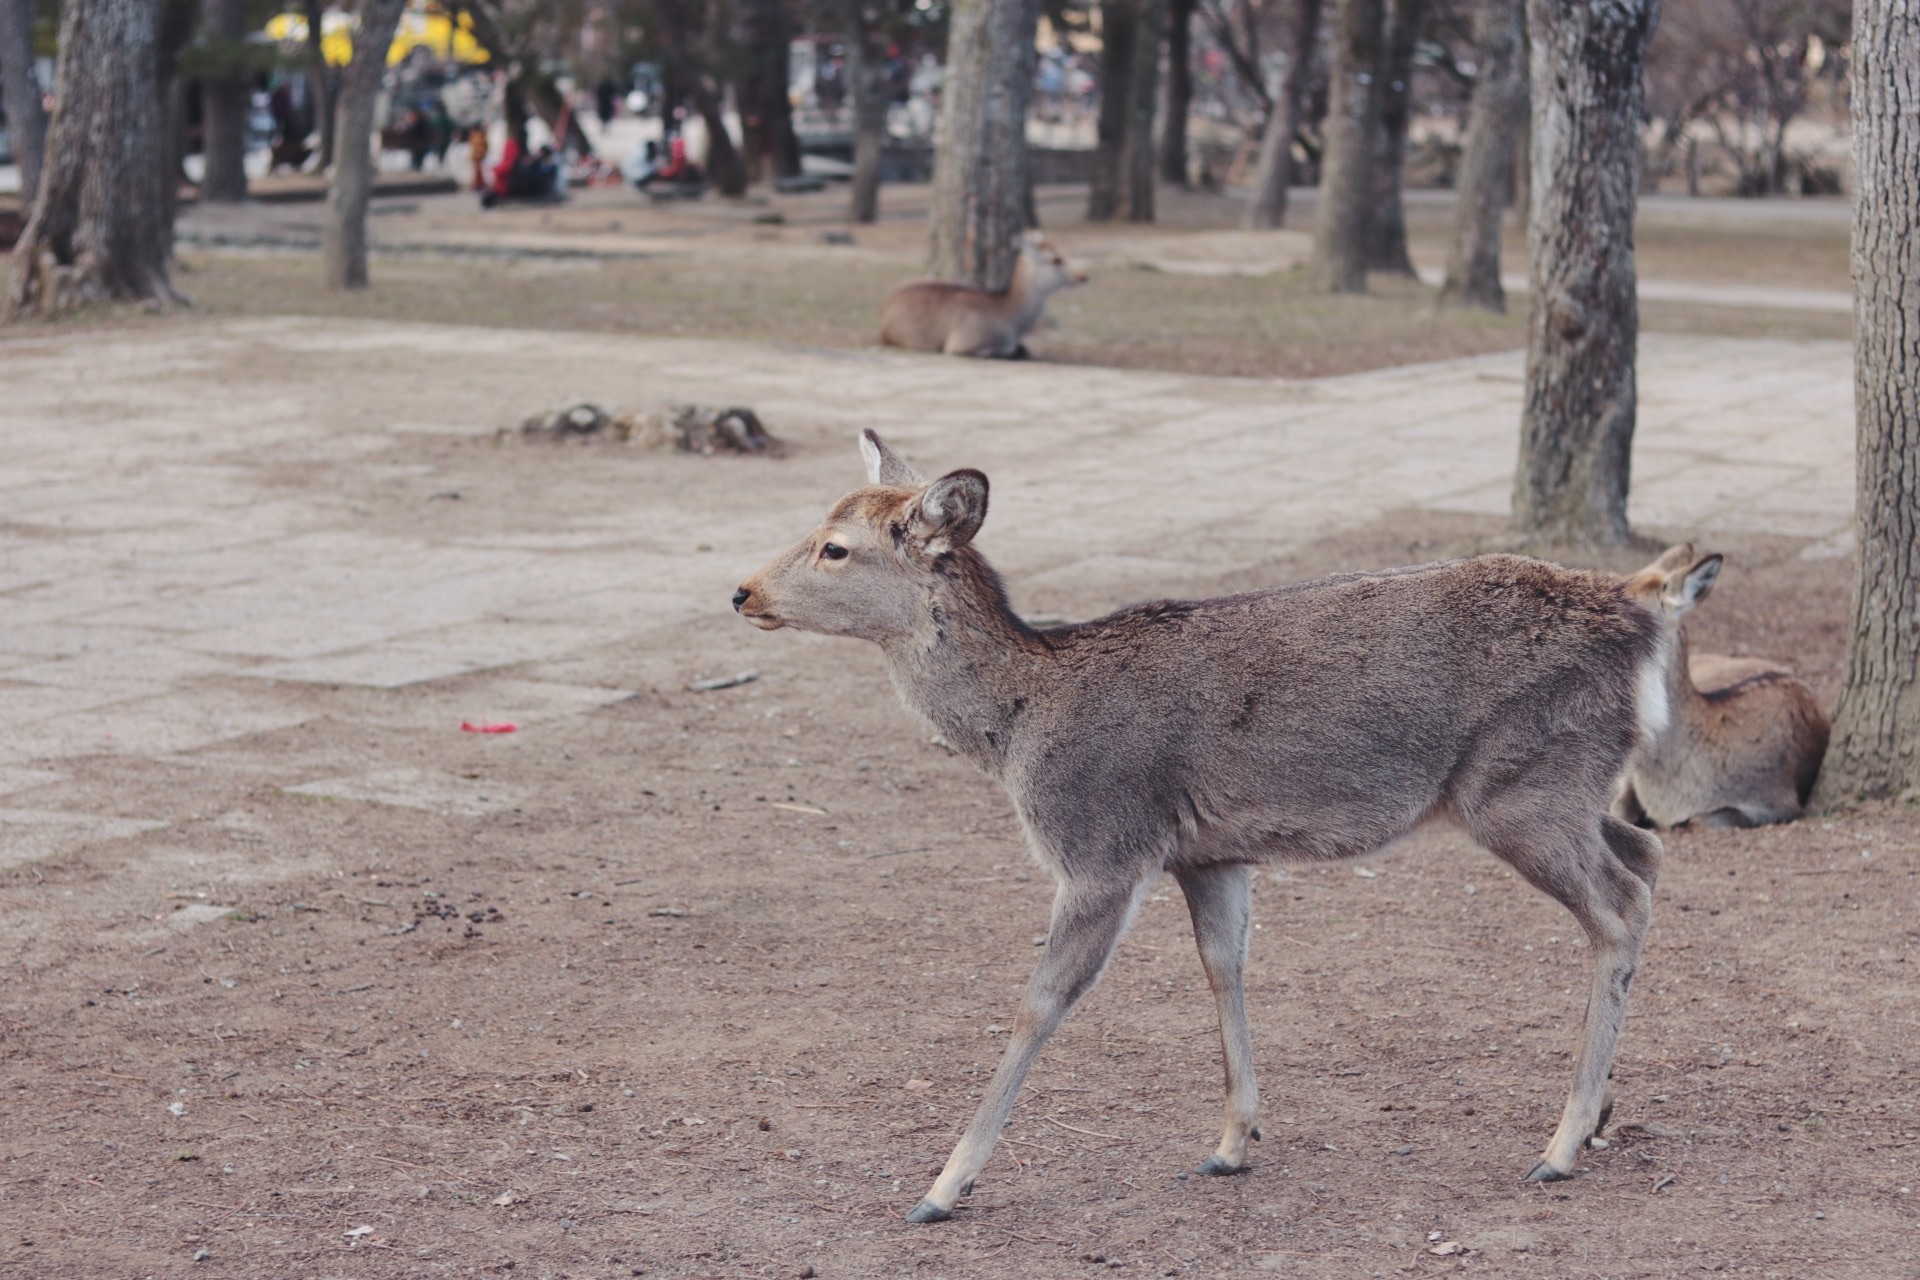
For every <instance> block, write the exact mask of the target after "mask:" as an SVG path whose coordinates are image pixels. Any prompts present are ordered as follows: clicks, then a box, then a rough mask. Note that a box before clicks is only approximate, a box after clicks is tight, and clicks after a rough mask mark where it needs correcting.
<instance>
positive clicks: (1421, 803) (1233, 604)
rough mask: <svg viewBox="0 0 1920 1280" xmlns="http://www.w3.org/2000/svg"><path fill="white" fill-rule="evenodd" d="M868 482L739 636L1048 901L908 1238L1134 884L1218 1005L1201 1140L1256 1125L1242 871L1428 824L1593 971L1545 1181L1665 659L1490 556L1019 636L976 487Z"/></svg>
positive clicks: (1610, 982)
mask: <svg viewBox="0 0 1920 1280" xmlns="http://www.w3.org/2000/svg"><path fill="white" fill-rule="evenodd" d="M862 450H863V452H864V453H865V454H866V457H867V461H868V469H869V476H870V478H871V480H872V481H873V483H872V484H870V485H869V486H868V487H866V488H862V489H857V490H855V491H854V492H853V493H851V494H849V495H848V496H847V497H845V498H843V499H841V500H840V501H839V502H838V503H837V504H835V505H834V507H833V508H832V510H831V511H830V512H829V513H828V515H827V519H826V522H825V523H824V524H822V525H821V526H820V527H819V528H818V529H817V530H815V531H814V532H813V533H811V534H809V535H808V536H807V537H806V538H804V539H803V540H802V541H801V542H800V543H799V544H798V545H796V546H795V547H793V548H792V549H791V550H789V551H787V552H786V553H784V554H783V555H781V556H780V557H778V558H777V559H775V560H774V561H773V562H772V563H771V564H769V565H767V566H766V567H765V568H763V569H761V570H760V571H759V572H758V573H756V574H755V575H754V576H753V577H751V578H749V579H748V580H747V581H746V583H744V584H743V585H742V586H741V587H740V589H739V590H738V591H737V592H735V595H734V607H735V608H736V609H738V610H739V611H740V613H741V614H743V615H744V616H745V617H746V618H747V619H748V620H749V621H751V622H753V623H754V625H756V626H759V627H761V628H764V629H766V630H774V629H776V628H779V627H796V628H799V629H801V630H805V631H815V632H824V633H827V634H831V635H845V636H857V637H860V638H864V639H868V640H873V641H875V642H877V643H878V644H879V645H880V646H881V648H882V649H883V650H884V652H885V654H886V657H887V660H888V665H889V668H890V670H891V673H892V677H893V683H894V685H895V687H896V688H897V689H898V691H899V693H900V695H901V697H902V698H903V699H904V700H905V701H906V703H907V705H908V706H909V707H911V708H913V709H914V710H915V711H917V712H919V713H920V714H921V715H922V716H923V717H924V718H925V719H926V720H927V722H928V723H929V724H931V725H932V726H933V727H934V728H936V729H937V730H938V731H939V732H940V733H941V734H942V735H943V736H944V737H945V738H946V740H947V741H948V742H950V743H952V744H953V745H954V746H955V747H956V748H957V749H959V750H960V751H961V752H963V753H965V754H966V755H967V756H969V757H970V758H971V759H973V760H974V761H975V762H976V763H977V764H979V765H980V766H981V767H982V768H983V769H985V770H986V771H987V772H988V773H989V774H991V775H993V776H994V777H995V778H997V779H999V781H1000V782H1001V783H1002V784H1003V785H1004V786H1005V787H1006V790H1007V792H1008V794H1009V796H1010V797H1011V798H1012V800H1013V804H1014V808H1015V810H1016V812H1017V813H1018V815H1019V818H1020V821H1021V824H1022V826H1023V827H1024V828H1025V831H1026V835H1027V838H1028V842H1029V844H1030V846H1031V848H1032V850H1033V853H1034V856H1035V857H1036V858H1037V859H1038V860H1039V862H1040V863H1041V864H1042V865H1044V866H1045V867H1046V868H1047V869H1048V870H1049V871H1051V872H1052V873H1053V876H1054V878H1055V880H1056V881H1057V884H1058V889H1057V893H1056V896H1055V899H1054V907H1053V921H1052V926H1051V928H1050V931H1049V933H1048V937H1047V945H1046V950H1045V952H1044V953H1043V955H1042V958H1041V960H1040V964H1039V967H1038V968H1037V969H1036V971H1035V972H1034V975H1033V978H1032V981H1031V982H1030V984H1029V986H1028V988H1027V992H1026V996H1025V998H1024V999H1023V1000H1022V1002H1021V1006H1020V1010H1019V1013H1018V1015H1017V1016H1016V1018H1015V1020H1014V1025H1013V1034H1012V1037H1011V1039H1010V1041H1009V1043H1008V1046H1007V1050H1006V1056H1005V1058H1004V1059H1003V1061H1002V1063H1001V1065H1000V1068H999V1071H998V1072H997V1073H996V1074H995V1076H994V1078H993V1080H992V1082H991V1083H990V1084H989V1085H988V1087H987V1096H986V1099H985V1101H984V1102H983V1103H982V1104H981V1107H980V1110H979V1112H978V1114H977V1115H976V1116H975V1118H974V1120H973V1123H972V1124H971V1126H970V1127H969V1128H968V1129H967V1131H966V1134H965V1136H964V1137H962V1138H961V1140H960V1143H959V1145H958V1146H957V1147H956V1148H955V1149H954V1152H953V1155H952V1157H951V1158H950V1159H949V1160H948V1162H947V1166H946V1168H945V1170H944V1171H943V1172H942V1173H941V1175H940V1177H939V1179H938V1180H937V1181H936V1182H935V1183H934V1185H933V1187H932V1189H931V1190H929V1192H928V1193H927V1196H926V1198H925V1199H924V1200H922V1201H921V1202H920V1204H919V1205H917V1206H916V1207H915V1208H914V1210H913V1212H912V1213H911V1214H910V1215H909V1217H910V1218H911V1219H913V1220H914V1221H919V1222H927V1221H936V1220H938V1219H941V1218H944V1217H947V1216H948V1215H949V1214H950V1213H951V1212H952V1210H953V1207H954V1204H955V1203H956V1201H957V1200H958V1199H959V1198H960V1196H961V1195H962V1193H963V1192H964V1191H965V1190H966V1188H968V1187H969V1186H970V1185H971V1184H972V1182H973V1179H974V1176H975V1175H976V1174H977V1173H978V1172H979V1171H980V1169H981V1168H982V1167H983V1166H984V1164H985V1163H986V1160H987V1157H988V1155H989V1153H990V1152H991V1151H992V1149H993V1145H994V1141H995V1139H996V1138H997V1136H998V1135H999V1132H1000V1129H1001V1127H1002V1125H1003V1124H1004V1123H1005V1121H1006V1118H1007V1115H1008V1113H1009V1112H1010V1111H1011V1109H1012V1107H1013V1103H1014V1100H1015V1098H1016V1096H1017V1095H1018V1093H1019V1091H1020V1086H1021V1082H1022V1080H1023V1079H1024V1078H1025V1075H1026V1072H1027V1069H1028V1067H1029V1066H1030V1065H1031V1064H1032V1062H1033V1061H1034V1059H1035V1057H1036V1056H1037V1055H1038V1054H1039V1052H1040V1048H1041V1046H1042V1045H1043V1044H1044V1043H1045V1042H1046V1039H1047V1037H1048V1036H1049V1035H1050V1034H1051V1033H1052V1032H1053V1030H1054V1029H1055V1028H1056V1027H1057V1026H1058V1025H1059V1024H1060V1021H1061V1019H1062V1018H1064V1017H1065V1015H1066V1013H1067V1011H1068V1009H1069V1008H1071V1007H1072V1005H1073V1004H1074V1002H1075V1001H1077V1000H1078V999H1079V998H1080V997H1081V996H1082V995H1084V994H1085V993H1086V992H1087V991H1088V990H1089V989H1090V988H1091V987H1092V986H1093V984H1094V982H1095V981H1096V979H1097V978H1098V977H1099V975H1100V972H1101V970H1102V968H1103V967H1104V966H1105V965H1106V963H1107V959H1108V957H1109V956H1110V955H1111V953H1112V951H1113V948H1114V945H1115V944H1116V943H1117V942H1118V940H1119V938H1120V936H1121V934H1122V932H1123V931H1124V930H1125V928H1126V926H1127V922H1128V921H1129V919H1130V918H1131V916H1132V914H1133V911H1134V908H1135V907H1136V905H1137V904H1138V903H1139V901H1140V899H1141V897H1142V895H1143V894H1144V893H1145V891H1146V889H1147V887H1148V886H1149V885H1151V884H1152V883H1153V882H1154V881H1155V880H1156V879H1157V878H1158V877H1159V876H1160V875H1161V874H1162V873H1170V874H1172V875H1173V876H1174V878H1175V879H1176V880H1178V881H1179V883H1180V886H1181V889H1182V890H1183V892H1184V893H1185V895H1186V898H1187V904H1188V908H1189V911H1190V913H1191V915H1192V919H1193V925H1194V934H1195V940H1196V942H1197V943H1198V945H1199V949H1200V958H1201V962H1202V965H1203V967H1204V968H1205V970H1206V973H1207V977H1208V979H1209V981H1210V983H1211V985H1212V987H1213V990H1214V994H1215V997H1216V1000H1217V1003H1218V1007H1219V1014H1220V1023H1221V1039H1222V1045H1223V1049H1224V1052H1225V1058H1226V1068H1227V1108H1226V1126H1225V1132H1224V1135H1223V1136H1222V1138H1221V1140H1220V1144H1219V1147H1218V1149H1217V1150H1216V1151H1215V1153H1214V1154H1213V1155H1212V1156H1211V1157H1210V1158H1209V1159H1208V1160H1207V1161H1206V1162H1205V1163H1203V1164H1202V1165H1201V1166H1200V1169H1201V1171H1202V1172H1204V1173H1231V1172H1233V1171H1235V1170H1238V1169H1239V1168H1241V1167H1242V1166H1243V1164H1244V1163H1245V1161H1246V1144H1247V1140H1248V1138H1249V1137H1258V1132H1257V1130H1256V1127H1255V1126H1256V1122H1257V1105H1258V1099H1257V1094H1256V1091H1255V1086H1254V1075H1253V1049H1252V1039H1251V1036H1250V1034H1249V1031H1248V1027H1247V1019H1246V1013H1245V1007H1244V996H1243V994H1242V989H1241V971H1242V966H1243V963H1244V960H1245V956H1246V947H1247V938H1248V929H1249V922H1250V918H1251V914H1250V901H1249V877H1248V874H1247V869H1248V867H1249V866H1250V865H1254V864H1259V863H1269V862H1279V863H1287V862H1306V861H1327V860H1332V859H1339V858H1351V857H1357V856H1359V855H1362V854H1366V853H1370V852H1372V851H1374V850H1376V849H1379V848H1380V847H1381V846H1383V845H1385V844H1386V843H1387V842H1389V841H1391V840H1393V839H1394V838H1395V837H1397V836H1400V835H1402V834H1404V833H1406V832H1408V831H1410V830H1412V829H1413V828H1414V827H1416V826H1418V825H1419V824H1420V823H1422V822H1424V821H1426V820H1427V819H1429V818H1433V817H1436V816H1439V815H1447V816H1450V817H1451V818H1453V819H1455V820H1457V821H1458V822H1460V823H1461V824H1462V825H1463V826H1464V827H1465V828H1466V830H1467V831H1469V832H1471V833H1472V834H1473V836H1474V837H1475V838H1476V839H1478V840H1479V841H1480V842H1481V843H1482V844H1484V845H1485V846H1486V847H1487V848H1488V849H1490V850H1492V851H1493V852H1494V854H1495V855H1496V856H1498V857H1500V858H1501V859H1503V860H1504V861H1505V862H1507V863H1508V864H1509V865H1510V866H1512V867H1513V868H1514V869H1515V870H1516V871H1518V872H1519V873H1520V875H1521V876H1523V877H1524V878H1525V879H1526V880H1527V881H1528V882H1529V883H1531V884H1532V885H1534V886H1535V887H1536V888H1538V889H1540V890H1541V891H1543V892H1545V893H1547V894H1549V895H1551V896H1552V897H1554V898H1555V899H1557V900H1558V901H1560V902H1561V903H1562V904H1563V905H1565V906H1566V907H1567V909H1568V910H1570V911H1571V912H1572V913H1573V914H1574V916H1575V917H1576V918H1578V920H1579V921H1580V923H1581V924H1582V925H1583V926H1584V927H1585V929H1586V932H1587V935H1588V937H1589V938H1590V939H1591V940H1592V942H1593V950H1594V959H1595V969H1594V981H1593V990H1592V995H1591V998H1590V999H1589V1001H1588V1009H1587V1017H1586V1027H1585V1031H1584V1033H1583V1035H1582V1037H1581V1042H1580V1048H1579V1058H1578V1061H1577V1064H1576V1067H1575V1073H1574V1085H1573V1089H1572V1092H1571V1094H1570V1096H1569V1098H1568V1101H1567V1105H1566V1108H1565V1111H1564V1113H1563V1114H1562V1117H1561V1121H1560V1126H1559V1128H1558V1130H1557V1131H1556V1132H1555V1134H1554V1136H1553V1139H1552V1141H1551V1142H1550V1143H1549V1144H1548V1146H1547V1149H1546V1152H1545V1155H1544V1156H1543V1157H1542V1159H1541V1160H1540V1162H1539V1163H1538V1164H1537V1165H1536V1166H1535V1167H1534V1169H1533V1171H1532V1173H1531V1174H1530V1175H1529V1176H1530V1177H1533V1178H1535V1179H1539V1180H1550V1179H1557V1178H1564V1177H1568V1176H1570V1175H1571V1174H1572V1172H1573V1168H1574V1163H1575V1160H1576V1157H1577V1155H1578V1152H1579V1150H1580V1147H1581V1145H1582V1144H1583V1143H1584V1142H1585V1141H1586V1140H1587V1139H1588V1138H1589V1137H1590V1136H1591V1135H1592V1134H1593V1133H1594V1132H1595V1131H1596V1129H1597V1128H1598V1126H1599V1125H1600V1124H1602V1123H1603V1121H1604V1113H1603V1093H1604V1089H1605V1085H1606V1080H1607V1076H1608V1072H1609V1069H1610V1066H1611V1063H1612V1060H1613V1050H1614V1043H1615V1039H1616V1037H1617V1035H1618V1032H1619V1028H1620V1022H1621V1018H1622V1016H1623V1014H1624V1012H1625V1007H1626V995H1627V986H1628V983H1629V982H1630V981H1631V979H1632V977H1633V973H1634V968H1635V966H1636V964H1637V963H1638V960H1639V954H1640V946H1641V940H1642V939H1643V938H1644V937H1645V935H1646V930H1647V924H1648V920H1649V916H1650V911H1651V907H1652V901H1653V883H1654V876H1655V871H1656V869H1657V867H1658V864H1659V856H1660V843H1659V841H1658V840H1657V839H1655V838H1654V837H1653V836H1652V835H1651V834H1650V833H1648V832H1645V831H1642V830H1639V829H1637V828H1635V827H1633V826H1630V825H1628V824H1627V823H1624V822H1621V821H1619V820H1617V819H1615V818H1613V817H1611V816H1610V815H1609V814H1608V811H1607V806H1608V802H1609V800H1610V799H1611V797H1612V795H1613V792H1614V787H1615V784H1616V780H1617V779H1618V778H1619V776H1620V773H1621V770H1622V768H1623V767H1624V766H1625V764H1626V762H1627V759H1628V756H1629V755H1630V753H1631V752H1632V751H1633V750H1634V749H1635V746H1636V744H1637V743H1638V742H1639V741H1641V740H1642V738H1643V737H1644V736H1646V735H1647V734H1648V733H1650V732H1652V731H1653V730H1655V729H1657V728H1658V727H1659V724H1660V721H1661V720H1662V719H1663V716H1664V711H1663V708H1662V705H1661V701H1662V700H1661V696H1660V695H1661V693H1662V691H1663V690H1664V689H1665V687H1666V682H1665V677H1664V671H1663V668H1664V666H1665V664H1666V663H1667V662H1668V661H1669V660H1670V655H1671V652H1672V649H1671V643H1670V638H1669V636H1668V635H1667V633H1666V630H1665V628H1664V625H1663V622H1662V620H1661V618H1660V617H1658V616H1657V615H1656V614H1654V613H1653V612H1651V611H1649V610H1648V609H1646V608H1644V607H1643V606H1641V605H1640V604H1638V603H1636V602H1635V601H1634V600H1633V599H1632V598H1630V597H1629V596H1628V594H1627V593H1626V590H1625V585H1624V581H1623V579H1621V578H1619V577H1616V576H1612V575H1606V574H1599V573H1585V572H1576V571H1572V570H1567V569H1560V568H1555V567H1553V566H1552V565H1547V564H1543V563H1540V562H1539V561H1535V560H1528V559H1524V558H1522V557H1519V556H1510V555H1497V556H1483V557H1480V558H1477V559H1472V560H1460V561H1454V562H1452V563H1448V564H1435V565H1426V566H1422V567H1419V568H1411V569H1398V570H1392V571H1388V572H1384V573H1355V574H1345V575H1341V576H1338V577H1332V578H1324V579H1321V580H1319V581H1316V582H1307V583H1301V584H1298V585H1295V586H1286V587H1276V588H1273V589H1270V590H1265V591H1254V592H1248V593H1246V594H1243V595H1234V596H1226V597H1223V598H1220V599H1214V600H1192V601H1161V602H1158V603H1153V604H1140V605H1133V606H1131V607H1129V608H1125V609H1122V610H1120V611H1119V612H1117V613H1114V614H1112V615H1110V616H1108V617H1105V618H1101V619H1099V620H1097V621H1094V622H1086V623H1080V624H1076V625H1071V626H1062V627H1052V628H1046V629H1035V628H1033V627H1030V626H1028V625H1027V624H1026V623H1025V622H1023V621H1021V619H1020V618H1018V617H1017V616H1015V614H1014V613H1013V611H1012V610H1011V609H1010V608H1009V607H1008V604H1007V599H1006V595H1005V593H1004V591H1003V590H1002V588H1001V584H1000V579H999V578H998V577H997V576H996V575H995V573H994V571H993V569H992V568H991V567H990V566H989V565H988V564H987V561H986V559H985V558H984V557H983V556H982V555H981V554H980V552H979V551H978V550H977V549H976V548H975V547H974V546H973V545H972V539H973V536H974V534H975V533H976V532H977V531H978V529H979V528H980V524H981V521H982V520H984V519H985V517H986V513H987V479H986V477H985V476H983V475H981V474H980V473H979V472H977V471H956V472H953V473H951V474H949V475H946V476H943V477H941V478H940V479H938V480H935V481H933V482H932V483H931V484H928V483H926V482H924V481H922V480H921V479H920V478H919V476H917V475H916V474H915V473H914V472H913V470H912V468H910V467H909V466H907V464H906V463H904V462H903V461H901V460H900V459H899V458H898V457H897V456H896V455H895V454H893V453H892V452H891V451H890V450H888V449H887V448H886V446H885V445H884V444H882V443H881V442H880V440H879V438H878V437H877V436H875V435H874V434H873V433H872V432H867V433H865V435H864V437H863V441H862Z"/></svg>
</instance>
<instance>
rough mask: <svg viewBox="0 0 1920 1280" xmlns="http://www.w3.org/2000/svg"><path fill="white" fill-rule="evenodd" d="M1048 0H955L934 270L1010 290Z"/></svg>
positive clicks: (937, 175)
mask: <svg viewBox="0 0 1920 1280" xmlns="http://www.w3.org/2000/svg"><path fill="white" fill-rule="evenodd" d="M1039 18H1040V0H955V4H954V6H953V9H952V16H951V18H950V20H949V26H948V34H947V79H946V85H945V87H944V89H943V90H942V98H941V107H940V131H939V137H938V140H937V142H936V146H935V153H934V167H933V209H932V214H931V216H930V218H929V219H928V222H929V228H928V231H929V234H928V254H927V258H928V262H927V269H928V274H930V275H932V276H935V277H937V278H940V279H948V280H967V281H971V282H973V283H974V284H978V285H982V286H984V287H986V288H989V289H1004V288H1005V287H1006V286H1007V283H1008V282H1009V281H1010V280H1012V278H1013V264H1014V259H1015V258H1016V257H1018V256H1019V253H1020V234H1021V232H1022V231H1024V230H1025V229H1026V227H1027V225H1028V222H1027V217H1026V213H1027V179H1028V172H1027V100H1028V97H1029V96H1030V94H1031V93H1032V90H1033V70H1034V61H1035V53H1034V47H1033V38H1034V27H1035V25H1036V24H1037V23H1038V21H1039Z"/></svg>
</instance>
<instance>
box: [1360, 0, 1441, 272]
mask: <svg viewBox="0 0 1920 1280" xmlns="http://www.w3.org/2000/svg"><path fill="white" fill-rule="evenodd" d="M1428 9H1429V4H1428V0H1391V2H1390V3H1389V4H1388V6H1387V30H1388V32H1389V33H1390V34H1389V36H1388V39H1387V47H1386V56H1385V58H1384V59H1383V60H1382V63H1381V68H1382V69H1381V76H1380V82H1379V85H1378V91H1379V94H1380V131H1379V133H1378V134H1376V135H1375V142H1374V152H1373V219H1372V226H1371V229H1370V234H1369V242H1368V245H1367V267H1368V269H1369V270H1372V271H1390V272H1393V273H1394V274H1396V275H1403V276H1410V275H1412V274H1413V273H1414V272H1413V258H1412V256H1411V255H1410V254H1409V253H1408V252H1407V216H1406V212H1405V211H1404V210H1403V209H1402V207H1401V202H1400V178H1401V172H1402V170H1404V169H1405V168H1406V161H1407V124H1408V115H1409V113H1410V112H1411V110H1412V106H1413V53H1414V47H1415V45H1417V44H1418V43H1419V41H1420V37H1421V35H1422V33H1423V32H1424V31H1425V30H1426V26H1427V14H1428Z"/></svg>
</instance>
